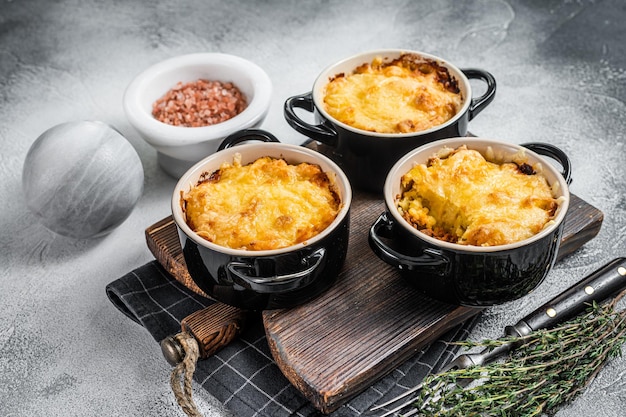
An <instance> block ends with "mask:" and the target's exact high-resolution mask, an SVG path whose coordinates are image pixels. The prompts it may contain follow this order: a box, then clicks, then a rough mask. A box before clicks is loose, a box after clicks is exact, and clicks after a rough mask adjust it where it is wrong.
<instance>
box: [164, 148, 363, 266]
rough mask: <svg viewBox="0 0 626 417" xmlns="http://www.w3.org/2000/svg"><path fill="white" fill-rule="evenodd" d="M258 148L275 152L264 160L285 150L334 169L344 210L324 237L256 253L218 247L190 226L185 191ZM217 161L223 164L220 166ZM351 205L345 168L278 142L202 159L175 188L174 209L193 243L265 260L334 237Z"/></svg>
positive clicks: (222, 251) (172, 206)
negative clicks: (184, 205)
mask: <svg viewBox="0 0 626 417" xmlns="http://www.w3.org/2000/svg"><path fill="white" fill-rule="evenodd" d="M256 148H264V149H267V150H268V151H271V152H267V153H266V154H264V156H272V157H281V156H282V154H281V150H287V151H289V152H290V153H296V154H302V155H306V156H308V157H310V158H311V159H312V160H314V161H317V163H319V162H322V164H320V165H321V166H322V167H323V166H324V165H326V167H328V168H330V170H331V171H332V172H333V173H334V176H335V182H336V184H337V186H338V188H340V189H339V191H340V193H341V195H340V198H341V205H342V206H341V209H340V210H339V213H337V216H336V217H335V219H334V220H333V221H332V222H331V224H330V225H328V226H327V227H326V229H324V230H323V231H321V232H320V233H318V234H317V235H315V236H313V237H312V238H311V239H309V240H307V241H305V242H300V243H297V244H295V245H291V246H286V247H284V248H280V249H271V250H257V251H253V250H244V249H233V248H228V247H225V246H221V245H217V244H215V243H213V242H209V241H208V240H206V239H204V238H202V237H201V236H199V235H198V234H197V233H196V232H194V231H193V230H192V229H191V228H190V227H189V225H187V223H186V222H185V219H184V216H183V210H182V208H181V206H180V200H181V194H180V193H181V191H186V190H188V189H189V188H190V187H192V186H193V185H195V182H196V181H197V180H195V179H197V178H198V177H199V176H200V175H201V174H202V173H203V172H208V171H209V170H215V169H217V167H219V165H220V164H221V163H222V162H232V161H233V156H234V155H235V154H236V153H240V154H241V155H242V157H245V155H246V152H248V153H251V152H252V150H255V149H256ZM259 157H260V156H259ZM257 158H258V157H257ZM287 158H289V156H287ZM216 161H219V163H218V162H216ZM287 162H290V161H289V160H288V161H287ZM294 162H299V161H294ZM213 164H215V165H213ZM212 166H214V167H215V168H210V167H212ZM324 172H326V173H328V169H324ZM351 204H352V187H351V185H350V181H348V177H347V176H346V174H345V173H344V172H343V170H341V168H339V166H338V165H337V164H336V163H335V162H333V161H332V160H331V159H329V158H328V157H326V156H324V155H322V154H321V153H319V152H316V151H314V150H312V149H308V148H305V147H303V146H299V145H293V144H288V143H277V142H262V143H247V144H241V145H237V146H234V147H232V148H227V149H223V150H221V151H218V152H216V153H214V154H212V155H209V156H207V157H206V158H204V159H202V160H201V161H199V162H198V163H196V164H195V165H194V166H192V167H191V168H189V170H188V171H187V172H186V173H185V174H183V176H182V177H181V178H180V179H179V181H178V183H177V184H176V186H175V188H174V192H173V194H172V201H171V209H172V215H173V218H174V221H175V222H176V225H177V226H178V227H179V228H180V229H181V230H182V231H183V233H184V234H185V235H186V236H187V237H189V238H190V239H192V240H193V241H194V242H195V243H197V244H199V245H201V246H204V247H206V248H208V249H211V250H214V251H217V252H221V253H223V254H226V255H230V256H238V257H263V256H274V255H280V254H285V253H289V252H295V251H298V250H301V249H304V248H306V247H309V246H312V245H314V244H315V243H317V242H318V241H320V240H322V239H324V238H325V237H326V236H327V235H329V234H330V233H332V231H334V230H335V229H336V228H337V227H338V226H339V225H340V224H341V223H342V222H343V221H344V219H345V217H346V216H348V214H349V212H350V206H351Z"/></svg>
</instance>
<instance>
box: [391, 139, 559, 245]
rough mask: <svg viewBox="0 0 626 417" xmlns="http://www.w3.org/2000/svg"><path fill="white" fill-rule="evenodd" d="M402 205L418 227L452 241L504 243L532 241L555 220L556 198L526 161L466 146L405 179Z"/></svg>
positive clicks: (416, 169)
mask: <svg viewBox="0 0 626 417" xmlns="http://www.w3.org/2000/svg"><path fill="white" fill-rule="evenodd" d="M401 190H402V192H401V195H400V196H399V198H398V200H397V208H398V210H399V211H400V213H401V215H402V216H403V217H404V218H405V219H406V220H407V221H408V222H409V223H410V224H411V225H413V226H414V227H416V228H417V229H418V230H421V231H422V232H424V233H426V234H427V235H429V236H432V237H435V238H437V239H440V240H444V241H447V242H452V243H458V244H462V245H474V246H495V245H505V244H509V243H514V242H518V241H521V240H524V239H527V238H529V237H531V236H533V235H535V234H537V233H538V232H540V231H541V230H542V229H543V228H544V226H545V225H546V224H547V223H548V222H549V221H550V220H552V219H553V218H554V215H555V213H556V210H557V208H558V202H557V199H556V198H555V197H554V196H553V193H552V189H551V187H550V185H549V184H548V182H547V180H546V179H545V177H544V176H543V175H541V174H539V173H537V172H536V171H535V169H534V168H533V167H532V166H530V165H528V164H525V163H522V164H519V165H518V164H516V163H513V162H507V163H502V164H498V163H494V162H489V161H487V160H486V159H485V158H484V157H483V155H481V154H480V153H479V152H478V151H475V150H469V149H467V147H466V146H461V147H459V148H457V149H456V150H453V151H451V152H450V151H447V152H445V153H441V154H440V155H439V156H433V157H432V158H430V159H429V161H428V163H427V164H419V165H416V166H415V167H413V168H412V169H411V170H410V171H409V172H407V173H406V174H405V175H404V176H403V177H402V178H401Z"/></svg>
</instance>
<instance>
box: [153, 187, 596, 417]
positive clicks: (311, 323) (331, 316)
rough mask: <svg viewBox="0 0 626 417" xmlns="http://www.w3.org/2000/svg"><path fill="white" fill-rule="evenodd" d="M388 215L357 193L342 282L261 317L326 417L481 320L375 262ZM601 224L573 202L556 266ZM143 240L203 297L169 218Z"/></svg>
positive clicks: (591, 210)
mask: <svg viewBox="0 0 626 417" xmlns="http://www.w3.org/2000/svg"><path fill="white" fill-rule="evenodd" d="M384 209H385V208H384V202H383V201H382V200H381V199H379V198H377V197H375V196H372V195H369V194H362V193H358V192H357V193H355V195H354V198H353V204H352V208H351V214H350V216H351V218H350V221H351V223H350V244H349V247H348V254H347V258H346V262H345V265H344V267H343V269H342V271H341V273H340V274H339V276H338V278H337V282H336V283H335V284H334V285H333V286H332V287H331V288H330V289H329V290H328V291H326V292H325V293H323V294H321V295H320V296H319V297H317V298H315V299H313V300H311V301H309V302H307V303H306V304H304V305H301V306H298V307H295V308H292V309H284V310H269V311H264V312H263V313H262V316H263V323H264V326H265V330H266V335H267V340H268V343H269V346H270V348H271V351H272V354H273V356H274V359H275V361H276V363H277V364H278V366H279V367H280V369H281V371H282V372H283V373H284V374H285V376H286V377H287V378H288V379H289V381H290V382H291V383H292V384H294V385H295V386H296V387H297V388H298V389H299V390H300V391H301V392H302V393H303V394H304V395H305V396H306V397H307V398H308V399H309V400H310V401H311V402H312V403H313V404H314V405H315V407H316V408H318V409H319V410H321V411H322V412H324V413H329V412H332V411H333V410H336V409H337V408H338V407H340V406H341V405H342V404H344V403H345V402H346V401H348V400H349V399H350V398H352V397H354V396H355V395H357V394H358V393H359V392H361V391H362V390H363V389H365V388H366V387H368V386H369V385H371V384H372V383H373V382H374V381H376V380H377V379H379V378H380V377H382V376H384V375H385V374H386V373H388V372H390V371H391V370H392V369H394V368H395V367H396V366H397V365H399V364H400V363H402V362H403V361H405V360H406V359H408V358H409V357H411V356H412V355H413V354H415V352H416V351H418V350H419V349H421V348H423V347H425V346H426V345H427V344H429V343H430V342H432V341H434V340H436V339H437V338H438V337H440V336H441V335H442V334H443V333H445V332H446V331H447V330H449V329H450V328H452V327H454V326H455V325H457V324H459V323H461V322H463V321H465V320H466V319H468V318H470V317H472V316H473V315H475V314H477V313H478V312H480V309H474V308H468V307H461V306H454V305H449V304H445V303H441V302H438V301H435V300H432V299H430V298H428V297H426V296H423V295H421V294H420V293H419V292H418V291H417V290H415V289H413V288H411V287H409V286H408V285H407V284H406V283H405V282H404V280H403V279H402V278H401V276H400V275H399V273H398V271H396V270H395V269H394V268H392V267H391V266H389V265H387V264H386V263H384V262H383V261H381V260H380V259H378V258H377V257H376V256H375V255H374V253H373V252H372V251H371V250H370V248H369V245H368V243H367V232H368V230H369V228H370V226H371V225H372V223H373V222H374V220H375V219H376V218H377V217H378V216H379V215H380V214H381V213H382V212H383V211H384ZM602 220H603V214H602V212H601V211H599V210H598V209H596V208H595V207H593V206H591V205H590V204H588V203H587V202H585V201H584V200H582V199H580V198H579V197H577V196H575V195H572V196H571V203H570V208H569V211H568V214H567V217H566V219H565V225H564V231H563V240H562V243H561V246H560V250H559V259H561V258H563V257H564V256H566V255H568V254H570V253H572V252H574V251H575V250H576V249H578V248H579V247H580V246H582V245H583V244H584V243H585V242H587V241H589V240H590V239H592V238H593V237H594V236H595V235H596V234H597V233H598V232H599V230H600V227H601V224H602ZM146 240H147V244H148V247H149V248H150V250H151V251H152V253H153V254H154V256H155V257H156V259H157V260H158V261H159V262H160V263H161V264H162V265H163V266H164V267H165V269H166V270H168V271H169V272H170V273H171V274H172V275H173V276H174V277H175V278H176V279H177V280H178V281H180V282H181V283H183V284H184V285H186V286H187V287H189V288H190V289H192V290H193V291H195V292H197V293H199V294H203V295H205V296H206V294H204V293H203V292H202V290H200V289H199V288H198V287H197V286H196V285H195V284H194V283H193V280H192V279H191V277H190V276H189V274H188V272H187V269H186V266H185V261H184V259H183V255H182V250H181V248H180V243H179V240H178V232H177V229H176V226H175V224H174V221H173V219H172V218H171V217H168V218H165V219H163V220H161V221H160V222H157V223H156V224H154V225H152V226H150V227H149V228H148V229H146ZM213 319H214V318H213ZM195 320H196V321H197V320H198V317H195ZM207 320H208V318H207Z"/></svg>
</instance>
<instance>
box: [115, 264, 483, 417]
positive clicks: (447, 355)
mask: <svg viewBox="0 0 626 417" xmlns="http://www.w3.org/2000/svg"><path fill="white" fill-rule="evenodd" d="M106 293H107V296H108V297H109V299H110V300H111V302H112V303H113V305H115V307H117V308H118V309H119V310H120V311H121V312H122V313H124V314H125V315H126V316H128V317H129V318H130V319H132V320H134V321H135V322H137V323H139V324H140V325H142V326H143V327H145V328H146V330H147V331H148V332H150V334H151V335H152V337H154V339H155V340H156V341H157V342H160V341H161V340H162V339H164V338H165V337H166V336H168V335H173V334H176V333H178V332H180V322H181V320H182V319H184V318H185V317H186V316H188V315H189V314H191V313H193V312H194V311H197V310H200V309H202V308H204V307H207V306H208V305H210V304H212V303H213V302H214V301H212V300H210V299H207V298H205V297H202V296H200V295H198V294H196V293H194V292H193V291H191V290H189V289H188V288H186V287H185V286H184V285H182V284H180V283H179V282H178V281H176V279H174V278H173V277H172V276H171V275H170V274H169V273H168V272H167V271H165V269H163V267H161V265H160V264H159V263H158V262H157V261H152V262H149V263H147V264H145V265H143V266H141V267H139V268H137V269H135V270H133V271H131V272H129V273H128V274H126V275H124V276H123V277H121V278H119V279H117V280H115V281H113V282H111V283H110V284H109V285H107V287H106ZM479 316H480V315H477V316H474V318H472V319H470V320H469V321H468V322H466V323H464V324H462V325H459V326H457V327H456V328H454V329H452V330H451V331H449V332H448V333H446V334H445V335H443V336H442V337H441V339H440V340H438V341H436V342H434V343H432V344H431V345H430V346H428V347H426V348H425V349H423V350H422V351H420V352H418V353H417V354H416V355H415V356H413V357H412V358H411V359H409V360H408V361H406V362H405V363H403V364H402V365H400V366H399V367H398V368H396V369H395V370H394V371H393V372H391V373H390V374H389V375H387V376H386V377H384V378H382V379H380V380H379V381H376V382H375V383H374V384H373V385H372V386H371V387H369V388H368V389H366V390H365V391H364V392H362V393H361V394H359V395H358V396H356V397H355V398H353V399H352V400H350V401H349V402H348V403H347V404H345V405H344V406H342V407H341V408H339V409H338V410H336V411H335V412H333V413H331V414H330V416H332V417H356V416H360V415H361V414H362V413H363V412H365V411H366V410H367V409H369V408H370V407H371V406H372V405H374V404H375V403H378V402H380V401H383V400H384V399H388V398H392V397H393V396H395V395H398V394H400V393H402V392H404V391H405V390H406V389H407V388H409V387H412V386H414V385H417V384H418V383H419V382H420V381H421V380H422V379H423V378H424V377H425V376H426V375H427V374H428V373H430V372H437V371H438V370H440V369H441V368H442V367H443V366H445V365H446V364H447V363H448V362H449V361H450V360H452V358H453V357H454V356H455V355H456V354H457V351H458V349H459V347H458V346H455V345H450V344H449V342H452V341H457V340H463V339H465V338H466V337H467V335H468V333H469V331H470V330H471V328H472V327H473V326H474V324H475V322H476V320H477V319H478V317H479ZM163 360H165V359H163ZM164 378H167V376H164ZM194 380H195V381H196V382H197V383H198V384H200V385H201V386H202V387H203V388H204V389H206V390H207V391H208V392H209V393H210V394H211V395H213V396H214V397H215V398H217V399H218V400H219V401H221V402H222V403H224V404H225V405H226V407H228V408H229V409H230V410H232V411H233V412H234V413H235V414H236V415H237V416H239V417H296V416H297V417H315V416H318V417H319V416H323V415H324V414H322V413H321V412H320V411H318V410H317V409H315V408H314V407H313V406H312V405H311V403H310V402H309V401H307V399H306V398H304V396H303V395H302V394H301V393H300V392H299V391H298V390H297V389H296V388H295V387H294V386H293V385H291V383H290V382H289V381H288V380H287V378H285V377H284V376H283V374H282V373H281V371H280V370H279V368H278V366H277V365H276V363H275V362H274V360H273V358H272V355H271V353H270V349H269V347H268V345H267V340H266V338H265V331H264V329H263V324H262V322H261V317H260V314H258V315H253V318H252V319H251V322H249V323H248V325H247V328H246V329H245V330H244V332H243V334H242V335H241V336H240V337H239V338H238V339H236V340H235V341H234V342H232V343H231V344H229V345H228V346H226V347H225V348H223V349H222V350H220V351H219V352H218V353H217V354H215V355H214V356H212V357H210V358H207V359H204V360H200V361H199V362H198V365H197V368H196V371H195V372H194Z"/></svg>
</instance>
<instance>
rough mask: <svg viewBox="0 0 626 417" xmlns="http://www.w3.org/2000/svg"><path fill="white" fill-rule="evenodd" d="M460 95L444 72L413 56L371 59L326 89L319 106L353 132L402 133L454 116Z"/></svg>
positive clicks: (450, 77) (434, 65) (460, 103)
mask: <svg viewBox="0 0 626 417" xmlns="http://www.w3.org/2000/svg"><path fill="white" fill-rule="evenodd" d="M462 102H463V97H462V95H461V93H460V91H459V88H458V85H457V82H456V80H455V79H454V78H453V77H452V76H451V75H450V74H449V72H448V69H447V68H445V67H442V66H440V65H439V64H437V63H435V62H432V61H424V60H423V59H422V58H420V57H418V56H417V55H412V54H404V55H402V56H401V57H400V58H398V59H396V60H394V61H392V62H389V63H383V61H382V58H376V59H374V60H373V61H372V63H371V64H369V63H367V64H364V65H361V66H359V67H358V68H357V69H355V70H354V72H353V73H352V74H348V75H345V74H339V75H337V76H335V77H334V78H333V79H332V80H331V81H330V82H329V83H328V85H327V86H326V88H325V91H324V106H325V109H326V111H327V112H328V114H330V115H331V116H333V117H334V118H335V119H337V120H339V121H340V122H343V123H345V124H347V125H350V126H352V127H355V128H357V129H362V130H367V131H370V132H378V133H408V132H417V131H422V130H427V129H430V128H431V127H434V126H438V125H440V124H442V123H445V122H446V121H448V120H450V119H451V118H452V117H454V115H455V114H457V112H458V111H459V109H460V108H461V106H462Z"/></svg>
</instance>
